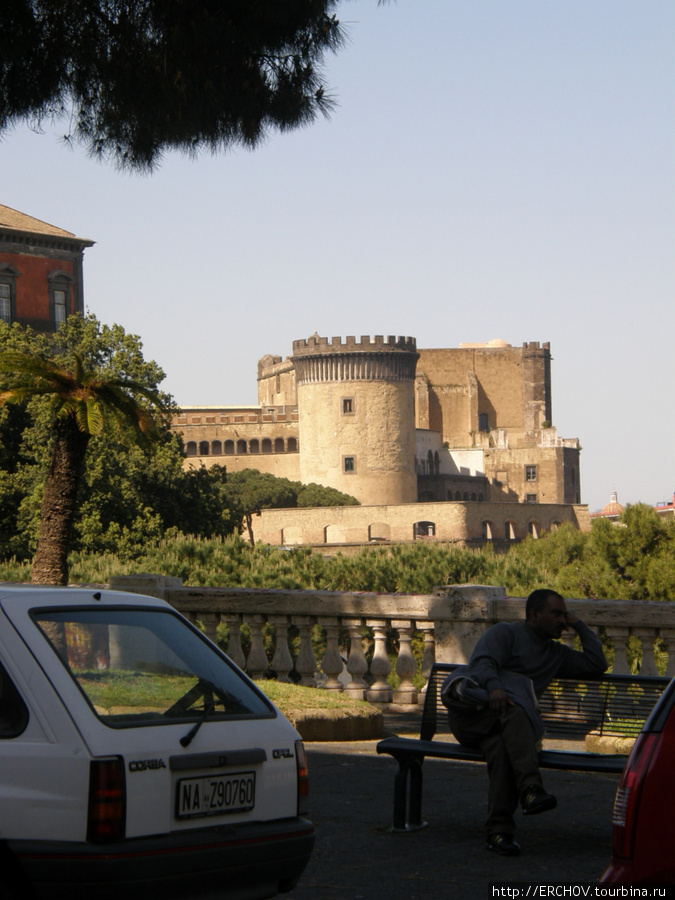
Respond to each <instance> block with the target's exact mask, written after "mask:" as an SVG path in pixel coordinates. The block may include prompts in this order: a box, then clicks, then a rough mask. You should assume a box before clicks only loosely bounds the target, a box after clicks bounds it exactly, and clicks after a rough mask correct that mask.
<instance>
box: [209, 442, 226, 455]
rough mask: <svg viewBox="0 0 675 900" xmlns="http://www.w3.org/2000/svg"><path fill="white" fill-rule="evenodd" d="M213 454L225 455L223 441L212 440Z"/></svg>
mask: <svg viewBox="0 0 675 900" xmlns="http://www.w3.org/2000/svg"><path fill="white" fill-rule="evenodd" d="M211 455H212V456H222V455H223V444H222V441H212V443H211Z"/></svg>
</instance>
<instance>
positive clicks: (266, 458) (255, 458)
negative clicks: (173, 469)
mask: <svg viewBox="0 0 675 900" xmlns="http://www.w3.org/2000/svg"><path fill="white" fill-rule="evenodd" d="M172 428H173V430H174V431H177V432H179V433H180V434H181V437H182V439H183V445H184V449H185V453H186V458H185V462H184V463H183V468H185V469H190V468H195V467H198V466H200V465H205V466H206V467H207V468H208V467H210V466H213V465H222V466H226V467H227V468H228V469H229V470H230V471H233V472H234V471H240V470H241V469H258V470H259V471H261V472H270V473H271V474H273V475H278V476H279V477H280V478H281V477H283V478H291V479H292V480H294V481H296V480H299V477H300V454H299V449H300V448H299V435H298V411H297V408H295V407H290V408H288V407H280V408H272V407H263V408H260V407H257V406H239V407H236V406H235V407H185V408H184V409H183V410H181V413H180V414H179V415H176V416H174V418H173V422H172Z"/></svg>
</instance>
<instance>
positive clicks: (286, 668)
mask: <svg viewBox="0 0 675 900" xmlns="http://www.w3.org/2000/svg"><path fill="white" fill-rule="evenodd" d="M269 621H270V623H271V624H272V625H274V627H275V630H276V635H277V640H276V648H275V651H274V656H273V657H272V669H273V670H274V671H275V672H276V675H277V681H290V680H291V679H290V678H289V677H288V675H289V672H290V671H291V670H292V668H293V657H292V656H291V651H290V650H289V648H288V618H287V617H286V616H270V617H269Z"/></svg>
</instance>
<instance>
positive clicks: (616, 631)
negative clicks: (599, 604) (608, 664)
mask: <svg viewBox="0 0 675 900" xmlns="http://www.w3.org/2000/svg"><path fill="white" fill-rule="evenodd" d="M605 635H606V637H608V638H609V639H610V640H611V642H612V644H613V646H614V665H613V666H612V675H630V674H631V671H630V666H629V665H628V656H627V654H626V644H627V642H628V629H627V628H625V627H624V626H623V625H607V626H606V627H605Z"/></svg>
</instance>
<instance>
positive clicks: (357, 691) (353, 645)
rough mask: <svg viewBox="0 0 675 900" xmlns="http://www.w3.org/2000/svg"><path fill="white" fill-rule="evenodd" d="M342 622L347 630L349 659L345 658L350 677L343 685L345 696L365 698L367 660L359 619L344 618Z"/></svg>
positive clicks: (356, 698) (358, 698)
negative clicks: (347, 682)
mask: <svg viewBox="0 0 675 900" xmlns="http://www.w3.org/2000/svg"><path fill="white" fill-rule="evenodd" d="M343 624H344V625H345V627H346V628H347V629H348V631H349V659H348V660H347V671H348V672H349V674H350V675H351V678H352V680H351V681H350V682H349V684H348V685H347V686H346V687H345V694H346V695H347V697H353V698H354V699H355V700H365V699H366V691H367V690H368V685H367V684H366V682H365V680H364V677H363V676H364V675H365V674H366V672H367V671H368V660H367V659H366V654H365V653H364V652H363V638H362V636H361V628H362V625H361V620H360V619H344V620H343Z"/></svg>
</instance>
